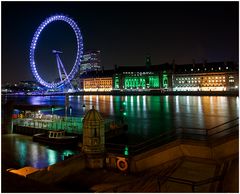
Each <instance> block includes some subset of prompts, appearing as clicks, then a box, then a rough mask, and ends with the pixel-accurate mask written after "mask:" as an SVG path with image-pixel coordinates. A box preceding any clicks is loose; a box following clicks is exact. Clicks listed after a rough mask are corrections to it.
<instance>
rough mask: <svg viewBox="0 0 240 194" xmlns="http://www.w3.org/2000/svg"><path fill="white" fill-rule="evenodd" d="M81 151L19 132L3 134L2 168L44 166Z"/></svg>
mask: <svg viewBox="0 0 240 194" xmlns="http://www.w3.org/2000/svg"><path fill="white" fill-rule="evenodd" d="M78 153H80V150H78V149H75V150H73V149H62V150H56V149H54V148H51V147H48V146H44V145H41V144H39V143H36V142H32V137H29V136H25V135H18V134H8V135H2V168H3V169H7V168H20V167H24V166H33V167H36V168H44V167H47V166H49V165H52V164H55V163H56V162H59V161H62V160H64V156H68V155H69V154H71V155H75V154H78Z"/></svg>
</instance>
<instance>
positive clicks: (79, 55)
mask: <svg viewBox="0 0 240 194" xmlns="http://www.w3.org/2000/svg"><path fill="white" fill-rule="evenodd" d="M55 21H63V22H66V23H67V24H69V25H70V26H71V28H72V30H73V31H74V33H75V36H76V42H77V53H76V59H75V62H74V64H73V67H72V69H71V71H70V73H69V74H67V72H66V70H65V67H64V65H63V63H62V61H61V59H60V56H59V55H60V54H62V53H63V52H62V51H57V50H52V53H53V54H55V56H56V61H57V68H58V73H59V78H60V79H59V80H60V81H58V82H54V83H49V82H47V81H45V80H43V79H42V77H41V76H40V75H39V73H38V71H37V68H36V65H37V63H36V62H35V50H36V46H37V43H38V39H39V37H40V34H41V32H42V31H43V29H44V28H45V27H46V26H47V25H49V24H50V23H53V22H55ZM82 55H83V39H82V35H81V31H80V29H79V27H78V26H77V24H76V22H75V21H74V20H72V19H71V18H69V17H67V16H65V15H54V16H51V17H48V18H47V19H46V20H44V21H43V22H42V23H41V24H40V26H39V27H38V28H37V30H36V32H35V34H34V36H33V39H32V42H31V46H30V65H31V70H32V73H33V75H34V77H35V79H36V80H37V81H38V82H39V83H40V84H41V85H43V86H45V87H47V88H50V89H52V88H58V87H61V86H63V85H66V84H70V86H71V87H72V85H71V80H72V79H73V78H74V76H75V75H76V73H77V72H78V70H79V67H80V63H81V58H82ZM62 73H63V74H64V78H63V76H62Z"/></svg>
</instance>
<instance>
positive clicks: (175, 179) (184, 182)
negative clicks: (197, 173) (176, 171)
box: [157, 176, 223, 192]
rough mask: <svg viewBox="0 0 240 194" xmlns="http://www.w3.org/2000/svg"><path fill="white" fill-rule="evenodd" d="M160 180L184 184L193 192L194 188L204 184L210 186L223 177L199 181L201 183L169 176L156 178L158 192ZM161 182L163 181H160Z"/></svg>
mask: <svg viewBox="0 0 240 194" xmlns="http://www.w3.org/2000/svg"><path fill="white" fill-rule="evenodd" d="M160 178H162V180H164V182H166V181H169V182H175V183H179V184H185V185H189V186H191V187H192V191H193V192H194V191H195V187H198V186H201V185H206V184H210V183H213V182H216V181H221V180H222V179H223V176H214V177H211V178H208V179H205V180H201V181H191V180H187V179H181V178H176V177H171V176H158V177H157V180H158V181H157V182H158V186H159V191H160V188H161V187H160V186H161V184H160ZM162 182H163V181H162Z"/></svg>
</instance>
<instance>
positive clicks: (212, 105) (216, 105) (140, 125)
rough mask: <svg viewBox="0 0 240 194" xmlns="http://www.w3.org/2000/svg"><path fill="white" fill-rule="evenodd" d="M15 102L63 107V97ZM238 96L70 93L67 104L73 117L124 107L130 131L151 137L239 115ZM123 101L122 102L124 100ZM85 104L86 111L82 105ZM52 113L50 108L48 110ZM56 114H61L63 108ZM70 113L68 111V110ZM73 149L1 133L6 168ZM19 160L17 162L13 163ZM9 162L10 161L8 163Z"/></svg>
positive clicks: (39, 162) (113, 114)
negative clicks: (52, 146)
mask: <svg viewBox="0 0 240 194" xmlns="http://www.w3.org/2000/svg"><path fill="white" fill-rule="evenodd" d="M9 99H13V100H14V101H16V103H22V104H48V105H56V106H64V104H65V97H64V96H51V97H42V96H41V97H40V96H29V97H8V100H9ZM238 100H239V97H223V96H145V95H144V96H103V95H100V96H96V95H89V96H72V97H71V98H70V99H69V104H70V105H71V106H72V107H73V112H72V115H73V116H76V117H78V116H82V115H83V114H84V111H87V110H89V109H91V108H92V105H94V106H95V107H96V109H98V110H99V111H100V112H101V113H102V115H103V116H104V117H105V118H109V117H110V118H114V119H119V118H121V115H122V112H121V111H120V110H121V109H122V108H124V111H125V112H126V114H127V115H126V118H125V121H126V122H127V123H128V126H129V130H128V133H129V134H135V135H139V136H142V137H143V138H150V137H154V136H156V135H159V134H160V133H162V132H163V131H166V130H171V129H174V128H178V127H188V128H191V127H193V128H195V127H197V128H211V127H214V126H216V125H219V124H221V123H224V122H227V121H229V120H231V119H234V118H236V117H238V110H239V102H238ZM123 102H125V105H124V103H123ZM83 104H85V105H86V107H85V110H84V108H83V107H82V105H83ZM48 113H50V114H51V110H49V112H48ZM55 114H59V115H64V114H65V113H64V109H60V110H56V111H55ZM68 114H69V113H68ZM78 152H79V151H76V150H66V149H65V150H54V149H51V148H49V147H46V146H42V145H40V144H38V143H35V142H32V139H31V137H26V136H21V135H16V134H11V135H3V136H2V164H3V166H5V167H8V168H10V167H16V168H17V167H23V166H33V167H36V168H43V167H46V166H49V165H51V164H54V163H56V162H57V161H61V160H63V157H64V155H68V154H74V153H78ZM16 163H18V164H16ZM8 164H11V165H10V166H8Z"/></svg>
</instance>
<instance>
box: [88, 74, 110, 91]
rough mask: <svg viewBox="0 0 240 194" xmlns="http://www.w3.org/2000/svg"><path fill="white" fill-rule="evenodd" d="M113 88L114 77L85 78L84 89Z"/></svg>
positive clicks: (107, 89) (106, 89)
mask: <svg viewBox="0 0 240 194" xmlns="http://www.w3.org/2000/svg"><path fill="white" fill-rule="evenodd" d="M112 88H113V82H112V77H102V78H85V79H84V80H83V90H84V91H86V92H87V91H99V92H100V91H111V90H112Z"/></svg>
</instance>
